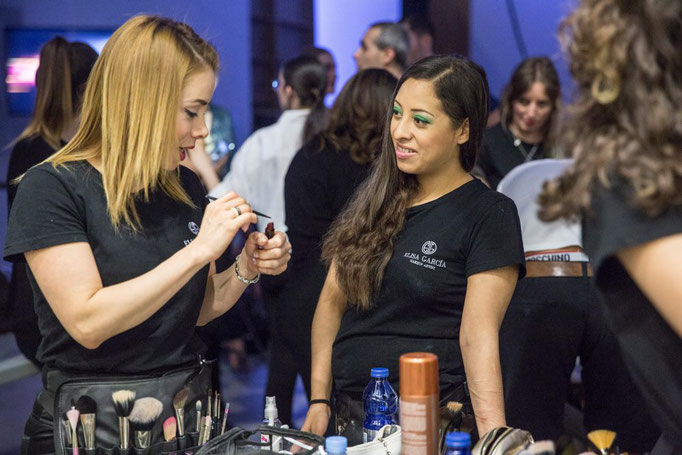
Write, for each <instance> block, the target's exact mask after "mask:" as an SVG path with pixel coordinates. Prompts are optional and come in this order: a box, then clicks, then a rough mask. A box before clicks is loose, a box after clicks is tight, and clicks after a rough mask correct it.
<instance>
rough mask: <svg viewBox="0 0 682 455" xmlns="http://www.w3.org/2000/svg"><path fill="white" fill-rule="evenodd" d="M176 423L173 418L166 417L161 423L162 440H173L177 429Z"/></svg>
mask: <svg viewBox="0 0 682 455" xmlns="http://www.w3.org/2000/svg"><path fill="white" fill-rule="evenodd" d="M177 426H178V424H177V421H176V420H175V417H168V418H167V419H166V420H165V421H164V422H163V438H164V439H165V440H166V441H172V440H173V439H175V430H176V429H177Z"/></svg>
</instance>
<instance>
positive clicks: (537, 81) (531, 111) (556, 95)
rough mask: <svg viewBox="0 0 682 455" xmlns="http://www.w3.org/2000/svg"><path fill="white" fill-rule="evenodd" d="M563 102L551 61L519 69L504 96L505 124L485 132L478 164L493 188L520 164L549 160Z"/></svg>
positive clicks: (528, 63)
mask: <svg viewBox="0 0 682 455" xmlns="http://www.w3.org/2000/svg"><path fill="white" fill-rule="evenodd" d="M560 98H561V87H560V85H559V76H558V75H557V72H556V69H555V68H554V64H553V63H552V61H551V60H550V59H548V58H547V57H534V58H529V59H526V60H524V61H522V62H521V63H520V64H519V66H517V67H516V69H515V70H514V73H513V74H512V77H511V79H510V81H509V83H508V84H507V86H506V87H505V89H504V93H503V94H502V102H501V104H502V113H501V117H502V118H501V121H500V123H498V124H497V125H495V126H493V127H491V128H488V129H487V130H486V131H485V134H484V135H483V147H482V148H481V153H480V154H479V157H478V161H477V162H476V167H477V170H478V173H480V174H481V176H482V177H483V178H484V179H485V180H486V181H487V182H488V184H489V185H490V187H491V188H493V189H495V188H497V184H498V183H500V180H502V177H504V176H505V175H507V173H508V172H509V171H511V170H512V169H513V168H514V167H516V166H518V165H519V164H522V163H525V162H528V161H531V160H537V159H541V158H546V157H547V156H549V153H550V151H551V149H552V142H553V141H552V131H553V125H554V123H555V122H556V118H557V111H558V109H559V103H560Z"/></svg>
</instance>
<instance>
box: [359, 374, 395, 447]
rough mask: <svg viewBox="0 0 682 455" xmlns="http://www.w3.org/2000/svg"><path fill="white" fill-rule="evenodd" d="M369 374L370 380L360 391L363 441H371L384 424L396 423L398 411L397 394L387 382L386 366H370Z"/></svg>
mask: <svg viewBox="0 0 682 455" xmlns="http://www.w3.org/2000/svg"><path fill="white" fill-rule="evenodd" d="M370 375H371V376H372V380H371V381H370V382H369V384H367V387H365V391H364V392H362V406H363V408H364V411H365V421H364V423H363V425H362V439H363V441H364V442H368V441H372V440H373V439H374V437H375V436H376V434H377V431H379V430H380V429H381V428H382V427H383V426H384V425H392V424H396V423H397V419H396V415H397V413H398V395H397V394H396V393H395V390H394V389H393V387H391V384H390V383H389V382H388V368H372V370H371V372H370Z"/></svg>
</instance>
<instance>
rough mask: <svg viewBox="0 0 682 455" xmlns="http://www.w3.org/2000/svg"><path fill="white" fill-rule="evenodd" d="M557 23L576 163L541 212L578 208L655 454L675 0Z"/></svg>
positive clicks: (679, 445) (662, 386) (598, 5)
mask: <svg viewBox="0 0 682 455" xmlns="http://www.w3.org/2000/svg"><path fill="white" fill-rule="evenodd" d="M562 32H563V36H564V37H568V38H569V39H568V51H569V54H570V58H571V62H570V64H571V72H572V74H573V77H574V78H575V81H576V87H577V89H578V93H577V95H578V96H577V99H576V101H575V103H574V105H573V106H572V109H571V112H572V113H573V116H572V117H571V119H570V121H569V123H568V124H567V125H565V126H564V127H563V128H562V130H563V131H564V134H563V136H564V137H563V138H562V146H564V147H565V149H566V150H567V151H569V152H570V153H572V154H573V157H574V158H575V164H574V165H573V166H572V167H570V168H569V169H568V170H567V171H566V172H565V173H564V174H563V175H562V176H561V177H559V178H557V179H556V180H553V181H550V182H549V183H547V184H546V186H545V188H544V193H543V194H542V195H541V199H540V202H541V205H542V206H543V207H542V211H541V216H542V217H543V218H545V219H546V220H553V219H557V218H560V217H563V218H569V219H571V218H573V219H574V218H576V217H579V216H582V220H583V221H582V222H583V244H584V247H585V250H586V251H587V253H588V255H589V256H590V259H591V261H592V266H593V268H594V276H595V282H596V285H597V288H598V290H599V292H600V294H601V297H602V303H603V304H604V312H605V314H606V317H607V319H608V320H609V322H610V325H611V328H612V329H613V331H614V332H615V334H616V337H617V339H618V342H619V344H620V347H621V352H622V353H623V358H624V360H625V363H626V365H627V366H628V369H629V370H630V373H631V376H632V378H633V380H634V381H635V384H636V385H637V386H638V388H639V390H640V391H641V392H642V395H643V396H644V399H645V401H646V402H647V404H648V405H649V410H650V411H651V416H652V417H653V419H654V420H655V422H656V423H657V424H658V426H659V427H660V429H661V430H662V432H663V437H662V439H661V440H659V443H658V445H657V447H656V448H654V450H653V453H656V452H657V450H660V452H659V453H673V452H674V453H680V452H681V451H682V373H681V369H680V359H682V305H681V304H680V302H682V281H680V270H682V260H681V258H682V164H681V163H682V53H681V52H680V48H682V3H681V2H680V1H679V0H658V1H634V0H630V1H626V0H583V1H582V2H581V3H580V4H579V6H578V7H577V9H576V10H575V11H574V12H573V14H571V16H569V17H568V19H566V20H565V22H564V23H563V26H562ZM615 374H617V372H616V373H615Z"/></svg>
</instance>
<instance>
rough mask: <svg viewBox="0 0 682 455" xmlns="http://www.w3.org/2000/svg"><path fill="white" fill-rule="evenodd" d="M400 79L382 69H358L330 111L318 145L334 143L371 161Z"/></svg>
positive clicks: (357, 159)
mask: <svg viewBox="0 0 682 455" xmlns="http://www.w3.org/2000/svg"><path fill="white" fill-rule="evenodd" d="M397 82H398V79H396V78H395V77H394V76H393V75H392V74H391V73H389V72H388V71H386V70H383V69H366V70H362V71H358V72H357V73H356V74H355V75H354V76H353V77H352V78H350V79H349V80H348V82H346V85H344V86H343V89H342V90H341V93H340V94H339V96H338V97H337V98H336V101H335V102H334V105H333V106H332V108H331V109H330V111H329V124H328V125H327V128H325V130H324V131H322V133H320V135H319V136H318V137H319V143H318V148H319V150H322V149H324V148H325V147H327V146H332V147H333V148H335V149H336V150H343V151H346V152H348V154H349V155H350V157H351V158H352V159H353V161H355V162H356V163H359V164H368V163H370V162H372V161H374V158H376V156H377V155H378V154H379V151H380V150H381V140H382V132H383V130H382V125H383V124H384V122H385V120H386V112H387V109H388V108H389V107H390V103H391V100H392V98H391V94H392V93H393V90H394V89H395V86H396V84H397Z"/></svg>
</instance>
